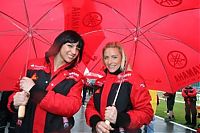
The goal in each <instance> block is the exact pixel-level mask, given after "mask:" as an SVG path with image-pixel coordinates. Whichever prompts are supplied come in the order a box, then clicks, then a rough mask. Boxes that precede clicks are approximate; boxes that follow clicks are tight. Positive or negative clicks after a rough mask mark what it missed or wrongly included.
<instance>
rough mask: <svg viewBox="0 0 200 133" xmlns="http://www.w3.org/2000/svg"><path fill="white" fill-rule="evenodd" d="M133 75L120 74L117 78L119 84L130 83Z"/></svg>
mask: <svg viewBox="0 0 200 133" xmlns="http://www.w3.org/2000/svg"><path fill="white" fill-rule="evenodd" d="M131 75H132V74H131V73H125V74H120V75H118V76H117V78H118V80H117V82H121V81H122V82H124V81H128V78H129V77H131Z"/></svg>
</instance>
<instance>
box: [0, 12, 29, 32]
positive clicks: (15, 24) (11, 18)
mask: <svg viewBox="0 0 200 133" xmlns="http://www.w3.org/2000/svg"><path fill="white" fill-rule="evenodd" d="M0 13H1V14H3V16H6V17H7V18H8V19H7V20H8V21H9V22H11V24H12V25H14V26H16V27H17V28H18V29H20V30H21V31H23V32H25V33H26V31H25V30H24V29H23V28H22V27H20V26H19V25H17V23H19V24H21V25H23V26H24V27H27V25H25V24H24V23H22V22H20V21H18V20H17V19H15V18H13V17H11V16H10V15H8V14H6V13H4V12H2V11H0ZM13 21H15V22H17V23H15V22H13Z"/></svg>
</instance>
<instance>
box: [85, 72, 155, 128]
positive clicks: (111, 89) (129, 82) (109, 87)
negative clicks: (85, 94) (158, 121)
mask: <svg viewBox="0 0 200 133" xmlns="http://www.w3.org/2000/svg"><path fill="white" fill-rule="evenodd" d="M121 77H123V83H122V85H121V88H120V92H119V95H118V97H117V101H116V104H115V106H116V108H117V111H118V115H117V121H116V124H112V127H114V128H119V127H123V128H125V129H138V128H140V127H141V126H142V125H144V124H148V123H149V122H150V121H151V120H152V118H153V110H152V107H151V104H150V100H151V97H150V94H149V92H148V90H147V89H146V88H145V87H144V84H143V83H142V82H141V81H140V80H138V77H135V75H134V74H133V73H132V72H126V73H125V74H124V73H121V74H119V75H112V74H107V75H106V77H103V78H102V79H100V80H97V82H98V83H97V84H98V85H101V86H100V87H99V88H98V89H97V90H96V91H95V93H94V95H93V97H91V99H90V100H89V102H88V104H87V108H86V112H85V115H86V122H87V124H88V125H89V126H91V127H93V128H94V127H95V126H96V124H97V123H98V122H99V121H101V120H104V113H105V108H106V107H107V106H110V105H112V103H113V100H114V97H115V94H116V89H117V88H118V86H119V83H120V79H121ZM97 84H96V85H97Z"/></svg>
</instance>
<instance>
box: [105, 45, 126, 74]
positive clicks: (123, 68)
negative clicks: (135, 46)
mask: <svg viewBox="0 0 200 133" xmlns="http://www.w3.org/2000/svg"><path fill="white" fill-rule="evenodd" d="M107 48H117V49H118V50H119V52H120V54H121V56H122V60H121V65H120V70H121V71H124V70H125V66H126V55H125V52H124V50H123V48H122V46H121V43H120V42H108V43H107V44H106V45H105V46H104V47H103V50H102V57H104V52H105V50H106V49H107ZM103 63H104V64H105V62H104V60H103Z"/></svg>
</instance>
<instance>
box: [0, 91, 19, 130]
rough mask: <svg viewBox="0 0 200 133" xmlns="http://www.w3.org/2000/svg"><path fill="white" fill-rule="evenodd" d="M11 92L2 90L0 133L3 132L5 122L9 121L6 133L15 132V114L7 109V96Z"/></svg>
mask: <svg viewBox="0 0 200 133" xmlns="http://www.w3.org/2000/svg"><path fill="white" fill-rule="evenodd" d="M11 94H12V91H5V92H2V95H1V100H0V133H4V132H5V128H6V126H7V123H8V122H9V123H10V126H9V127H8V133H15V127H16V122H17V114H14V113H11V112H10V111H9V110H8V109H7V103H8V97H9V96H10V95H11Z"/></svg>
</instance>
